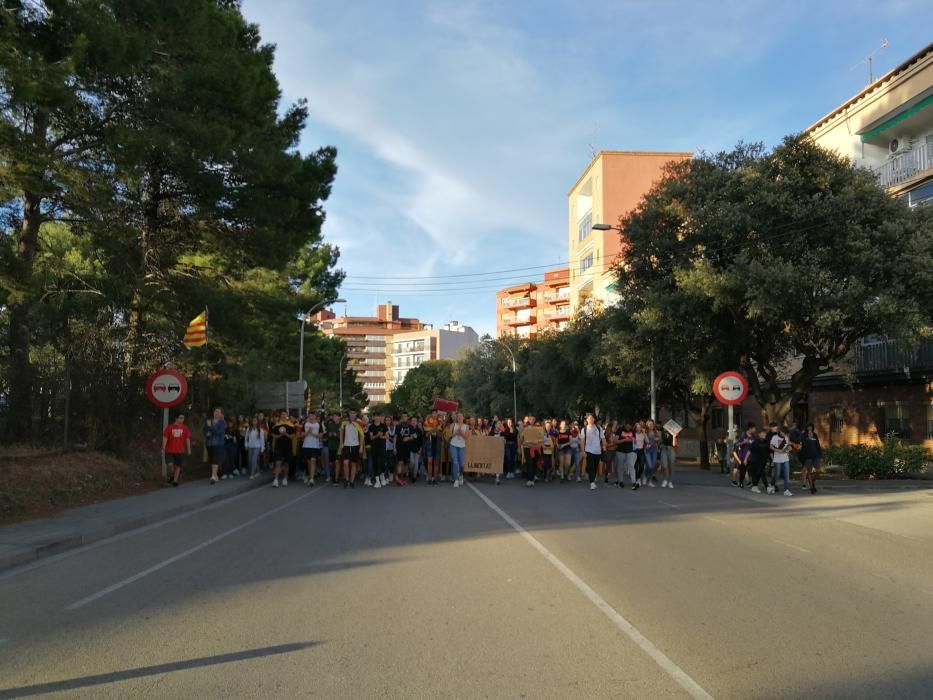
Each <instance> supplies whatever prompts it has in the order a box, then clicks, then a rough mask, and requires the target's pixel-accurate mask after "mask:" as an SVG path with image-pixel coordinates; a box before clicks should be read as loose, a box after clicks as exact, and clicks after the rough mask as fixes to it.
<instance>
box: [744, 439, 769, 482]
mask: <svg viewBox="0 0 933 700" xmlns="http://www.w3.org/2000/svg"><path fill="white" fill-rule="evenodd" d="M770 458H771V443H770V442H768V434H767V433H766V432H765V429H764V428H762V429H761V430H759V431H758V435H757V436H756V437H755V439H754V440H752V441H751V443H750V444H749V446H748V453H747V454H746V456H745V463H746V464H747V465H748V470H749V472H750V473H751V479H752V493H761V489H760V488H758V482H759V481H764V485H765V487H766V490H767V491H768V493H771V490H772V489H771V486H770V485H769V484H768V474H767V468H768V460H769V459H770Z"/></svg>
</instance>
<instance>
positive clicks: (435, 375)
mask: <svg viewBox="0 0 933 700" xmlns="http://www.w3.org/2000/svg"><path fill="white" fill-rule="evenodd" d="M456 387H457V363H456V362H455V361H454V360H430V361H428V362H424V363H422V364H421V365H419V366H418V367H415V369H413V370H411V371H410V372H409V373H408V374H406V375H405V381H403V382H402V383H401V384H400V385H399V386H397V387H395V389H394V390H393V391H392V404H393V405H394V406H396V407H398V409H399V410H400V411H404V412H407V413H410V414H413V415H414V414H420V415H423V414H425V413H427V412H428V411H430V410H431V405H432V404H433V403H434V399H437V398H445V399H451V400H454V401H456V400H457V398H458V396H457V388H456Z"/></svg>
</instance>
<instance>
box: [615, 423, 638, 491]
mask: <svg viewBox="0 0 933 700" xmlns="http://www.w3.org/2000/svg"><path fill="white" fill-rule="evenodd" d="M636 459H637V455H636V454H635V432H634V430H633V429H632V424H631V423H625V424H624V425H622V426H621V427H620V428H619V429H618V431H617V432H616V471H617V472H618V474H617V477H618V480H619V488H620V489H621V488H625V483H624V479H623V478H622V477H623V475H624V474H628V477H629V480H630V481H631V482H632V491H637V490H638V488H639V487H640V486H641V484H640V483H639V482H638V479H636V478H635V462H636Z"/></svg>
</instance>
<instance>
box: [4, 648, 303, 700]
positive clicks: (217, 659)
mask: <svg viewBox="0 0 933 700" xmlns="http://www.w3.org/2000/svg"><path fill="white" fill-rule="evenodd" d="M319 644H321V642H296V643H293V644H277V645H275V646H271V647H261V648H259V649H246V650H244V651H236V652H233V653H230V654H218V655H216V656H202V657H200V658H197V659H186V660H184V661H172V662H170V663H166V664H156V665H155V666H143V667H142V668H131V669H127V670H125V671H112V672H110V673H100V674H97V675H94V676H84V677H83V678H68V679H66V680H62V681H53V682H51V683H39V684H37V685H27V686H22V687H19V688H7V689H0V698H25V697H30V696H32V695H44V694H46V693H60V692H63V691H66V690H77V689H79V688H88V687H91V686H95V685H106V684H107V683H114V682H116V681H126V680H132V679H135V678H144V677H146V676H157V675H159V674H162V673H173V672H175V671H187V670H190V669H193V668H203V667H205V666H216V665H218V664H229V663H234V662H236V661H246V660H248V659H259V658H262V657H265V656H278V655H280V654H290V653H292V652H295V651H302V650H303V649H310V648H312V647H315V646H318V645H319Z"/></svg>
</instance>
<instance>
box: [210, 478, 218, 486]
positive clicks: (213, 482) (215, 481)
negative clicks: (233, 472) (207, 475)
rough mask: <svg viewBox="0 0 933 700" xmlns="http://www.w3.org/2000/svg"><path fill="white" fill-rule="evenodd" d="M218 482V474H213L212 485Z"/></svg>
mask: <svg viewBox="0 0 933 700" xmlns="http://www.w3.org/2000/svg"><path fill="white" fill-rule="evenodd" d="M216 483H217V477H216V476H212V477H211V486H213V485H214V484H216Z"/></svg>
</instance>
